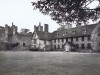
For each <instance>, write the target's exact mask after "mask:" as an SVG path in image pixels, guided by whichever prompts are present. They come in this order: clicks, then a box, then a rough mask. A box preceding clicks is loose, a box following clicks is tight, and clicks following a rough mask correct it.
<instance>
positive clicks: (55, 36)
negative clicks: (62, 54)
mask: <svg viewBox="0 0 100 75" xmlns="http://www.w3.org/2000/svg"><path fill="white" fill-rule="evenodd" d="M67 45H68V46H69V48H70V49H68V50H69V51H71V50H72V49H74V50H76V51H84V52H86V51H87V52H90V51H91V50H93V51H99V50H100V23H97V24H92V25H84V26H81V25H80V26H79V27H74V28H72V26H71V25H66V26H65V27H64V28H60V29H58V30H56V31H54V32H52V33H50V32H49V28H48V25H47V24H45V25H44V31H43V26H41V25H40V24H39V25H38V26H34V32H33V36H32V43H31V48H39V49H44V50H65V48H66V47H67Z"/></svg>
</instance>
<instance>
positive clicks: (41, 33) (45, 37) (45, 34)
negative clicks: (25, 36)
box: [36, 31, 52, 40]
mask: <svg viewBox="0 0 100 75" xmlns="http://www.w3.org/2000/svg"><path fill="white" fill-rule="evenodd" d="M36 34H37V35H38V37H39V39H40V40H51V37H52V34H51V33H49V32H44V31H36Z"/></svg>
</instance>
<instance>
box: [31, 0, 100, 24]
mask: <svg viewBox="0 0 100 75" xmlns="http://www.w3.org/2000/svg"><path fill="white" fill-rule="evenodd" d="M94 1H98V2H99V4H98V6H97V7H96V8H94V9H90V8H89V7H88V5H89V4H91V3H92V2H94ZM32 6H33V7H34V9H39V11H40V12H41V13H43V14H45V15H50V16H51V18H52V19H53V20H55V21H56V22H57V23H63V22H68V23H76V24H77V25H79V24H81V23H84V24H86V23H87V22H88V21H89V20H90V19H91V20H92V21H94V22H95V21H97V20H98V19H99V18H100V0H39V1H37V2H32Z"/></svg>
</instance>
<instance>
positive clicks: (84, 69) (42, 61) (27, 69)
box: [0, 51, 100, 75]
mask: <svg viewBox="0 0 100 75" xmlns="http://www.w3.org/2000/svg"><path fill="white" fill-rule="evenodd" d="M0 75H100V54H96V53H91V54H90V53H70V52H31V51H15V52H11V51H6V52H4V51H0Z"/></svg>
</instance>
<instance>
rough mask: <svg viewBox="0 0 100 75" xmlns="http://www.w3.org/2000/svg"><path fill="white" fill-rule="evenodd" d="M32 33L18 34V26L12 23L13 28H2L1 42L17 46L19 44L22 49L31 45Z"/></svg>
mask: <svg viewBox="0 0 100 75" xmlns="http://www.w3.org/2000/svg"><path fill="white" fill-rule="evenodd" d="M31 39H32V33H31V32H30V33H27V34H22V33H18V31H17V26H15V25H14V24H13V23H12V26H8V25H7V24H6V25H5V27H0V41H1V42H3V43H6V44H7V43H9V44H15V43H19V48H17V49H20V47H23V46H24V47H26V46H30V45H31Z"/></svg>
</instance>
